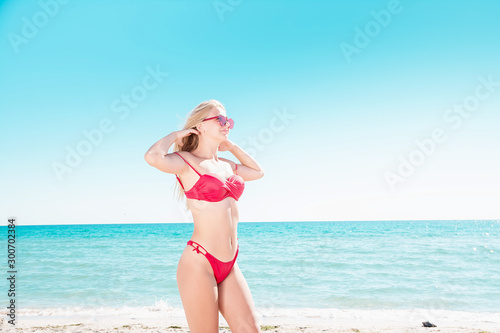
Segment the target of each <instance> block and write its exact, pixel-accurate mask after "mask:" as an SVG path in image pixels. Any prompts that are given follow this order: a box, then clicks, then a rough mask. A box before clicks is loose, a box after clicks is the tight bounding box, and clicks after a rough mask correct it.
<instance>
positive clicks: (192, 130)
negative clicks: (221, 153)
mask: <svg viewBox="0 0 500 333" xmlns="http://www.w3.org/2000/svg"><path fill="white" fill-rule="evenodd" d="M176 133H177V139H175V143H177V144H178V145H179V146H181V147H182V146H183V145H184V144H183V143H182V139H184V137H186V136H189V135H191V134H196V135H200V132H199V131H198V130H197V129H195V128H188V129H183V130H180V131H177V132H176Z"/></svg>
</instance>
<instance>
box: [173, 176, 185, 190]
mask: <svg viewBox="0 0 500 333" xmlns="http://www.w3.org/2000/svg"><path fill="white" fill-rule="evenodd" d="M175 177H177V180H178V181H179V183H180V184H181V186H182V189H183V190H186V189H185V188H184V185H182V182H181V179H180V178H179V176H177V175H175Z"/></svg>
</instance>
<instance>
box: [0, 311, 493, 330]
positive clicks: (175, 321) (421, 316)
mask: <svg viewBox="0 0 500 333" xmlns="http://www.w3.org/2000/svg"><path fill="white" fill-rule="evenodd" d="M116 311H117V313H110V311H109V309H108V310H107V311H106V312H107V313H106V314H99V313H98V312H95V311H82V312H81V314H78V315H75V314H74V313H73V314H71V315H64V314H63V313H59V314H45V315H44V314H40V313H37V314H36V315H33V314H30V313H24V314H22V313H21V314H20V315H19V317H18V319H17V321H16V326H15V328H13V327H12V325H10V324H8V323H7V322H6V320H5V313H4V315H3V316H2V323H1V330H2V331H5V332H14V331H15V332H143V333H146V332H147V333H153V332H189V328H188V325H187V322H186V320H185V318H184V314H183V313H182V311H181V310H179V309H173V310H170V311H167V312H165V311H151V313H148V314H145V313H141V314H140V315H134V312H133V309H128V310H126V311H124V310H123V309H121V310H116ZM294 312H295V313H294ZM258 317H259V321H260V325H261V330H262V331H263V332H277V333H291V332H311V333H312V332H339V333H340V332H351V333H352V332H359V333H375V332H388V333H389V332H390V333H404V332H442V333H445V332H446V333H448V332H449V333H456V332H460V333H462V332H463V333H466V332H467V333H473V332H474V333H487V332H488V333H498V332H500V313H485V312H480V313H473V312H461V311H445V310H339V309H321V310H318V309H310V310H308V309H301V310H297V311H295V310H284V309H279V310H269V309H266V310H262V311H258ZM219 318H220V319H219V332H224V333H229V332H231V330H230V329H229V327H228V325H227V323H226V321H225V320H224V318H223V317H222V316H221V315H219ZM424 321H429V322H431V323H433V324H435V325H436V327H423V325H422V322H424Z"/></svg>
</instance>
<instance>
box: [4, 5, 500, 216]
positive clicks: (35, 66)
mask: <svg viewBox="0 0 500 333" xmlns="http://www.w3.org/2000/svg"><path fill="white" fill-rule="evenodd" d="M499 10H500V3H498V2H497V1H493V0H489V1H488V0H485V1H477V2H472V1H439V2H430V1H415V0H404V1H403V0H402V1H395V0H390V1H301V0H287V1H272V0H271V1H269V0H266V1H244V0H243V1H236V0H233V1H229V0H216V1H159V0H158V1H144V0H141V1H139V0H137V1H127V0H125V1H123V0H121V1H107V0H100V1H97V0H95V1H91V0H90V1H89V0H86V1H76V0H64V1H63V0H41V1H28V0H26V1H13V0H4V1H0V135H1V137H0V153H1V155H2V158H1V162H0V175H1V184H0V185H1V189H2V191H1V194H0V215H1V216H2V218H3V219H4V222H5V223H7V219H8V218H9V217H15V218H16V219H17V223H18V224H20V225H22V224H24V225H35V224H90V223H91V224H94V223H170V222H190V221H192V217H191V215H190V213H189V211H186V210H185V208H184V207H185V205H184V203H183V202H181V201H178V200H176V199H175V197H174V184H175V182H176V179H175V176H174V175H172V174H166V173H163V172H161V171H159V170H157V169H155V168H153V167H151V166H150V165H148V164H147V163H146V162H145V161H144V153H145V152H146V151H147V150H148V149H149V147H150V146H151V145H152V144H153V143H155V142H156V141H158V140H159V139H161V138H163V137H164V136H166V135H168V134H169V133H171V132H173V131H177V130H180V129H182V126H183V123H184V120H185V118H186V116H187V114H188V113H189V112H190V111H191V110H192V109H194V107H196V105H198V104H199V103H201V102H202V101H206V100H209V99H216V100H219V101H220V102H222V103H223V105H224V106H225V108H226V112H227V114H228V116H229V117H231V118H233V119H234V121H235V127H234V128H233V129H232V130H231V132H230V134H229V139H230V140H231V141H233V142H235V143H236V144H238V145H239V146H240V147H242V148H243V149H244V150H245V151H247V152H248V153H249V154H251V155H252V156H253V157H254V158H255V159H256V160H257V161H258V162H259V164H260V165H261V166H262V167H263V168H264V170H265V176H264V177H263V178H261V179H259V180H255V181H249V182H246V184H245V192H244V193H243V195H242V197H241V198H240V200H239V209H240V222H268V221H351V220H362V221H370V220H452V219H463V220H475V219H498V218H500V173H499V172H498V170H500V150H499V149H498V147H499V145H500V131H498V127H499V126H498V125H499V124H500V112H499V111H500V66H499V65H500V43H499V42H500V40H499V38H498V36H499V33H500V26H499V25H498V15H497V14H498V12H499ZM172 148H173V147H172ZM172 148H171V149H172ZM170 152H172V150H170ZM219 156H221V157H225V158H229V159H232V160H233V161H235V162H237V159H236V158H235V157H234V156H233V155H231V154H230V153H229V152H222V153H220V155H219Z"/></svg>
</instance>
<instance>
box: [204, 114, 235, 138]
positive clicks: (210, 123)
mask: <svg viewBox="0 0 500 333" xmlns="http://www.w3.org/2000/svg"><path fill="white" fill-rule="evenodd" d="M219 115H220V116H224V117H226V116H227V114H226V111H225V110H224V109H223V108H222V107H216V108H212V110H211V111H210V113H209V114H208V116H207V118H212V117H217V116H219ZM202 126H203V128H204V129H205V133H203V134H205V135H208V136H210V137H213V138H217V139H220V140H225V139H227V136H228V135H229V122H226V124H225V125H224V126H221V125H220V124H219V120H218V119H217V118H215V119H210V120H207V121H204V122H202Z"/></svg>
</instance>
